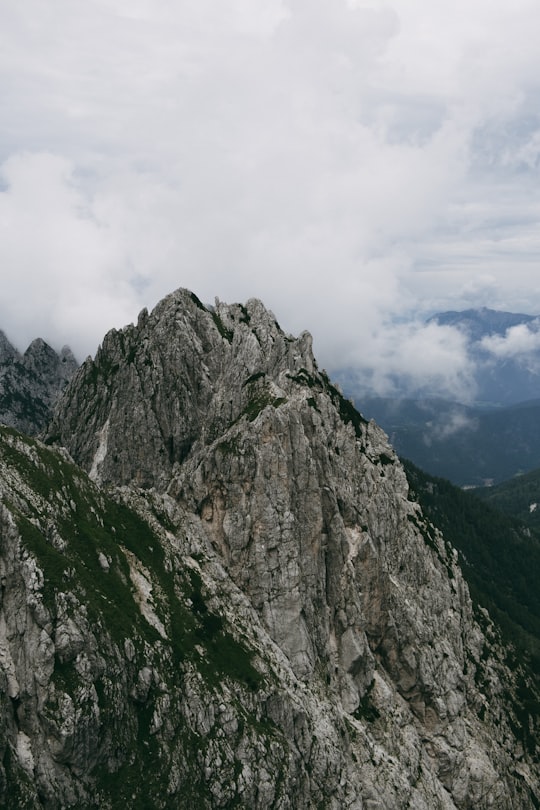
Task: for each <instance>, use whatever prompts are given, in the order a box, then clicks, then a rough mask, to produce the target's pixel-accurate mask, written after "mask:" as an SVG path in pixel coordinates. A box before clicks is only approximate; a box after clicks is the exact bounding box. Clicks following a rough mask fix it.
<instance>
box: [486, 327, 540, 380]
mask: <svg viewBox="0 0 540 810" xmlns="http://www.w3.org/2000/svg"><path fill="white" fill-rule="evenodd" d="M480 345H481V347H482V348H483V349H484V350H485V351H487V352H488V353H489V354H491V355H493V356H494V357H496V358H498V359H502V360H507V359H513V360H518V362H520V363H521V364H522V365H524V366H525V367H526V368H528V369H529V370H531V371H534V370H536V371H538V370H539V367H540V354H539V353H540V322H538V321H532V322H531V323H530V324H518V325H517V326H511V327H510V328H509V329H507V330H506V332H505V334H504V335H489V336H487V337H485V338H483V340H482V341H481V344H480Z"/></svg>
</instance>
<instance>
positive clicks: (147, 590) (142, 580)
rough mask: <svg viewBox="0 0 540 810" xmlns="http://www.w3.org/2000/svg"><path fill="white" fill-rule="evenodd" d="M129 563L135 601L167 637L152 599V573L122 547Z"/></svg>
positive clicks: (161, 633)
mask: <svg viewBox="0 0 540 810" xmlns="http://www.w3.org/2000/svg"><path fill="white" fill-rule="evenodd" d="M122 551H123V553H124V554H125V556H126V559H127V561H128V565H129V576H130V579H131V582H132V584H133V587H134V588H135V594H134V596H135V601H136V602H137V604H138V605H139V610H140V611H141V613H142V615H143V616H144V618H145V619H146V621H147V622H148V624H150V625H152V627H154V628H155V629H156V630H157V631H158V633H159V635H160V636H161V638H164V639H166V638H167V633H166V631H165V627H164V626H163V623H162V622H161V620H160V619H159V617H158V615H157V613H156V611H155V609H154V604H153V601H154V600H153V599H152V582H151V580H150V573H149V571H148V569H147V568H145V566H144V565H143V564H142V562H141V561H140V560H139V558H138V557H136V556H135V554H133V553H132V552H131V551H128V549H127V548H122Z"/></svg>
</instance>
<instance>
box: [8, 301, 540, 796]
mask: <svg viewBox="0 0 540 810" xmlns="http://www.w3.org/2000/svg"><path fill="white" fill-rule="evenodd" d="M47 436H48V441H49V442H50V443H54V442H58V443H59V444H62V445H64V446H65V447H66V448H67V449H68V450H69V453H70V454H71V456H72V457H73V458H74V459H75V461H76V462H77V463H78V464H80V465H81V467H82V468H83V469H84V470H86V473H87V474H88V476H89V477H86V475H84V474H83V473H82V472H81V471H80V470H77V468H74V467H71V466H70V465H69V462H68V461H67V460H66V459H65V458H63V457H60V456H57V451H54V450H50V449H49V450H48V449H46V448H45V447H43V446H41V445H39V444H37V443H36V444H35V445H33V446H26V445H25V444H24V440H22V439H20V438H17V437H13V436H12V435H11V434H8V435H7V436H6V437H5V439H4V444H3V447H4V450H3V455H2V457H1V458H2V465H3V466H2V467H1V470H0V471H1V472H2V476H3V477H2V476H0V482H1V481H2V480H3V481H4V485H3V486H4V488H3V489H2V490H0V491H1V492H2V493H4V494H5V497H6V499H7V500H6V502H5V507H4V508H5V512H4V513H3V524H2V525H3V526H4V529H3V531H4V534H3V537H5V538H6V546H5V547H6V549H7V550H6V551H5V554H4V563H3V564H4V565H5V569H4V570H8V568H9V572H10V573H9V577H8V579H7V580H6V581H9V583H10V585H9V588H8V589H7V590H5V592H4V602H3V604H4V608H3V611H4V613H3V614H2V615H5V617H6V619H5V631H3V632H4V635H3V636H2V637H1V638H0V654H2V655H3V656H4V657H3V659H1V655H0V659H1V660H0V663H2V665H3V668H4V672H5V684H6V690H7V693H8V694H9V690H11V692H12V693H13V694H11V695H10V700H11V703H10V701H9V700H6V704H5V707H4V712H5V715H6V718H7V725H6V728H9V729H10V731H9V733H8V734H7V738H6V740H5V741H4V746H5V748H6V750H7V749H8V748H9V747H10V746H11V748H9V750H11V749H13V750H14V751H15V752H17V751H18V752H19V753H18V754H17V753H16V754H15V756H16V758H18V759H17V761H18V763H19V766H20V768H22V769H23V770H24V771H25V772H26V773H30V774H32V778H33V779H34V781H35V783H36V784H40V785H41V790H42V792H43V793H46V794H47V795H48V796H49V795H54V791H53V788H52V787H51V786H56V788H55V789H58V790H59V791H60V795H62V796H64V797H66V798H65V805H66V806H70V805H69V803H70V802H71V804H74V803H76V801H79V802H82V801H83V799H85V797H86V799H85V800H87V799H88V796H92V795H94V796H96V795H99V797H100V802H101V804H100V806H104V807H108V806H116V805H114V804H111V803H110V795H112V794H107V787H106V785H104V784H103V783H102V782H100V781H99V780H98V777H97V776H96V773H95V771H94V767H96V768H97V766H98V765H99V767H100V768H102V769H103V768H105V772H106V773H109V774H112V775H114V774H115V773H116V774H118V773H120V772H121V770H122V768H125V767H126V763H127V762H131V763H132V764H133V763H142V762H143V761H144V756H145V751H146V750H151V751H152V752H153V754H152V757H153V759H152V762H153V766H152V767H153V768H154V772H155V773H156V774H157V775H158V777H157V781H158V783H159V784H156V785H154V787H153V794H152V795H153V802H154V806H156V807H168V806H181V807H183V806H187V804H189V803H191V806H200V807H203V808H206V807H208V808H214V807H226V806H230V803H233V802H237V804H238V806H241V807H250V808H271V807H274V808H283V810H284V809H285V808H290V810H293V808H294V810H296V809H297V808H300V809H301V808H306V810H307V808H312V807H324V808H336V810H337V808H355V810H361V808H368V807H369V808H371V810H374V808H385V810H386V808H406V807H414V808H420V809H421V808H425V810H431V809H432V808H463V809H465V808H473V807H474V808H475V809H476V808H478V809H479V810H483V808H486V810H487V808H488V807H497V808H502V809H503V810H504V808H508V810H510V808H514V807H520V808H521V807H523V808H533V807H534V806H535V799H534V798H533V791H534V785H535V780H536V781H537V778H538V769H537V765H535V764H534V762H533V760H532V758H531V756H530V752H528V751H527V750H525V748H524V747H523V745H522V741H521V740H520V739H518V737H519V733H518V732H517V731H516V728H517V727H518V725H519V724H518V723H517V718H516V715H515V712H514V709H513V708H512V705H511V703H512V694H514V693H515V691H516V688H517V680H516V679H517V675H516V673H515V672H511V671H510V670H509V669H508V668H507V666H506V664H505V663H504V661H505V656H506V654H507V650H505V649H504V648H503V647H502V646H501V643H500V641H498V640H497V634H496V631H495V629H494V628H493V626H492V625H491V623H490V622H489V618H488V617H487V616H483V618H482V621H483V627H480V626H479V624H478V622H477V620H476V619H475V616H474V612H473V608H472V604H471V600H470V597H469V593H468V589H467V586H466V584H465V582H464V580H463V578H462V575H461V571H460V569H459V567H458V565H457V555H456V554H455V552H454V551H453V549H451V548H450V547H449V546H448V545H447V544H446V543H445V542H444V539H443V538H442V537H441V536H440V535H439V534H438V533H437V531H436V530H435V529H433V527H431V526H430V525H429V523H428V522H427V521H426V520H425V518H424V516H423V515H422V512H421V510H420V507H419V506H418V504H417V503H415V502H414V501H412V500H411V499H410V494H409V490H408V486H407V481H406V477H405V474H404V472H403V469H402V467H401V465H400V463H399V461H398V459H397V458H396V456H395V454H394V453H393V451H392V449H391V448H390V447H389V445H388V443H387V440H386V437H385V435H384V434H383V433H382V431H380V430H379V429H378V428H377V426H376V425H375V424H373V423H367V422H366V421H365V420H364V419H362V417H361V416H360V415H359V414H358V413H357V412H356V411H355V410H354V408H353V407H352V405H351V404H350V403H349V402H347V401H346V400H344V399H343V397H342V396H341V394H340V392H339V390H338V389H336V388H335V387H334V386H333V385H332V384H331V383H330V381H329V380H328V378H327V377H326V375H325V374H324V373H321V372H320V371H319V370H318V368H317V365H316V362H315V360H314V358H313V356H312V351H311V339H310V337H309V335H308V334H307V333H303V335H301V336H300V338H298V339H295V338H293V337H291V336H289V335H286V334H284V333H283V332H282V331H281V329H280V328H279V326H278V324H277V323H276V322H275V319H274V317H273V315H272V314H271V313H269V312H268V311H267V310H265V308H264V307H263V305H262V304H261V303H260V302H258V301H254V300H252V301H249V302H247V304H246V305H245V306H241V305H237V304H235V305H225V304H220V303H217V304H216V307H215V308H213V309H209V308H207V307H204V306H203V305H202V304H201V302H200V301H198V299H196V298H195V296H193V295H192V294H191V293H189V292H188V291H185V290H179V291H177V292H175V293H173V294H172V295H170V296H168V297H167V298H166V299H164V300H163V301H162V302H161V303H160V304H159V305H158V306H157V307H156V308H155V310H154V311H153V312H152V313H151V314H150V315H149V314H148V313H146V312H143V313H142V314H141V316H140V318H139V322H138V324H137V326H131V327H128V328H126V329H124V330H122V331H121V332H114V331H113V332H110V333H109V334H108V335H107V336H106V338H105V340H104V342H103V345H102V347H101V348H100V350H99V351H98V354H97V356H96V358H95V360H88V361H87V362H86V363H84V364H83V366H82V367H81V368H80V369H79V371H78V372H77V374H76V376H75V377H74V379H73V380H72V382H71V384H70V385H69V387H68V389H67V390H66V391H65V393H64V394H63V396H62V398H61V400H60V401H59V403H58V406H57V408H56V411H55V415H54V419H53V422H52V423H51V426H50V428H49V430H48V434H47ZM17 442H18V443H19V444H17ZM16 453H19V456H20V454H21V453H22V454H23V456H24V458H26V459H27V464H29V465H30V469H32V465H37V467H38V469H42V468H43V466H45V467H46V468H47V469H52V467H54V465H55V464H56V465H60V467H61V471H58V470H59V469H60V468H58V470H57V478H58V486H57V487H56V489H55V490H54V491H55V492H56V495H55V496H54V497H52V495H51V493H50V492H48V500H47V503H49V504H50V506H47V507H46V506H45V505H44V503H43V501H42V500H40V498H42V495H40V494H39V493H34V495H32V486H34V487H35V484H32V482H33V481H34V482H35V481H37V480H41V479H39V478H36V475H35V474H34V475H33V477H32V474H31V472H29V473H28V475H27V476H26V479H25V480H21V475H22V473H21V468H22V467H23V466H24V464H22V462H21V461H20V459H19V463H18V466H17V464H15V461H16V458H15V455H16ZM56 458H61V459H62V460H61V461H57V462H56V461H54V459H56ZM14 464H15V468H16V470H15V472H14V471H13V465H14ZM55 469H56V467H55ZM68 469H71V470H72V472H71V473H68ZM60 472H61V474H60ZM69 475H71V479H70V480H71V483H70V484H69V486H68V483H67V478H68V477H69ZM23 478H24V476H23ZM49 478H50V476H48V477H47V476H46V480H49ZM29 488H30V489H29ZM9 492H11V493H12V495H11V500H9V499H8V493H9ZM14 492H15V493H16V497H14V496H13V493H14ZM106 492H107V493H108V494H106ZM111 499H112V500H111ZM119 499H120V500H121V501H122V502H123V504H124V506H123V507H122V508H123V509H124V510H127V511H122V512H117V511H115V508H116V507H115V506H114V503H115V501H118V500H119ZM8 500H9V503H8ZM32 504H34V505H33V506H32ZM27 512H29V514H30V515H31V516H32V517H33V521H34V522H33V523H31V526H32V527H33V529H28V526H27V524H26V523H24V521H23V520H22V519H21V515H24V514H26V513H27ZM134 512H137V513H138V514H139V516H140V518H138V520H141V519H142V520H143V521H144V522H145V523H146V526H147V530H146V531H147V533H148V538H147V540H145V541H144V542H142V541H141V542H135V539H134V538H135V537H136V536H138V532H139V531H140V524H137V523H136V521H135V518H134V517H133V514H134ZM45 513H46V514H45ZM129 515H131V516H132V517H129ZM83 516H84V520H83ZM68 517H69V519H68ZM62 521H64V522H62ZM66 521H67V523H66ZM77 526H78V527H79V528H76V527H77ZM81 526H84V527H85V530H84V531H85V534H84V537H83V540H84V543H83V545H82V546H81V549H82V550H83V551H84V553H87V552H86V551H85V550H87V549H88V548H89V547H91V548H92V549H93V550H92V554H91V555H90V557H88V560H86V561H85V566H84V567H83V568H79V567H78V565H79V564H78V563H77V562H76V557H75V556H73V555H75V552H76V548H78V547H75V542H76V538H77V536H78V535H79V534H80V531H81V529H80V527H81ZM88 526H90V527H93V528H88ZM136 526H139V529H136ZM99 527H101V529H100V528H99ZM25 530H26V531H27V532H29V535H28V536H29V538H30V539H29V540H28V539H27V540H25ZM34 530H35V531H38V532H41V533H42V534H43V537H44V538H45V539H46V541H47V542H48V543H49V544H52V545H53V547H54V548H56V550H57V551H58V553H61V554H63V555H65V558H66V560H67V561H68V562H69V565H68V566H67V568H68V570H69V571H72V570H73V571H74V573H73V574H71V575H70V576H71V581H70V580H69V577H67V575H66V574H65V573H64V574H62V573H60V576H59V579H58V582H57V585H56V589H55V588H54V587H52V585H49V587H45V586H43V585H42V586H40V573H39V571H40V564H41V565H42V566H43V567H44V568H46V567H47V565H50V564H51V563H50V560H49V558H47V559H46V560H42V561H41V563H40V561H39V559H37V560H36V549H41V548H42V547H41V546H39V543H38V540H37V539H36V537H35V534H34ZM32 543H33V545H32ZM32 549H34V551H33V552H32ZM158 552H159V553H158ZM81 553H82V552H81ZM25 555H26V556H25ZM38 557H39V555H38ZM55 560H56V562H58V560H57V559H56V558H55ZM91 560H92V561H93V562H91ZM23 561H24V562H23ZM25 566H26V567H25ZM62 570H63V567H62V566H60V572H62ZM79 572H80V576H81V577H82V576H83V575H84V578H85V579H84V581H82V580H80V578H79ZM66 577H67V578H66ZM114 577H117V578H118V582H117V584H116V585H115V587H117V588H118V593H119V594H122V595H123V596H122V598H123V599H124V600H125V603H123V604H125V607H124V608H123V610H125V615H126V616H127V617H131V618H129V621H128V622H127V626H124V624H121V626H120V627H117V626H116V623H115V621H114V615H116V614H113V615H112V616H111V615H110V610H109V607H108V605H110V604H114V598H113V597H112V596H111V594H112V591H110V590H106V588H108V587H109V585H108V583H111V582H113V581H114V582H116V579H114ZM44 582H45V585H46V577H45V579H44ZM122 583H123V584H122ZM126 583H127V585H126ZM129 583H131V585H129ZM126 588H127V591H126ZM70 593H71V594H72V595H73V596H72V598H70V597H69V594H70ZM91 593H93V594H96V593H97V594H98V595H99V594H102V596H103V599H101V601H100V599H98V600H97V607H94V608H92V609H93V610H95V611H96V613H95V616H92V617H89V614H88V611H85V610H84V609H83V608H84V605H85V604H88V605H89V608H88V609H90V606H91V605H92V604H94V603H96V599H95V596H94V598H93V599H89V594H91ZM85 594H86V596H85ZM45 597H46V598H45ZM119 598H120V597H119ZM66 599H67V600H68V601H69V602H70V608H69V610H68V609H67V608H66ZM111 600H112V602H111ZM130 600H131V601H130ZM25 603H27V604H30V603H32V604H33V605H34V608H33V610H32V611H30V612H27V616H28V618H27V622H28V625H27V627H26V629H25V630H24V632H23V631H22V630H21V627H20V623H19V624H17V620H16V616H17V615H18V613H20V610H19V608H20V606H21V605H23V604H25ZM17 605H18V606H19V607H17ZM0 618H1V617H0ZM111 622H112V624H111ZM130 622H131V624H130ZM113 628H114V632H113ZM0 630H2V625H1V624H0ZM0 636H1V633H0ZM2 639H4V641H2ZM220 644H221V645H224V646H223V649H222V647H220V646H219V645H220ZM2 645H3V646H2ZM235 645H236V646H235ZM227 649H228V650H229V653H228V654H227V653H226V650H227ZM6 650H7V652H5V653H3V652H2V651H6ZM21 650H22V651H24V652H21ZM8 653H9V654H8ZM218 653H219V654H218ZM38 659H39V667H38V670H39V677H37V678H36V679H35V680H32V676H31V675H30V671H31V667H32V666H34V669H35V662H36V660H38ZM56 662H58V663H56ZM242 662H244V663H243V664H242ZM55 672H56V673H57V674H58V673H61V676H59V677H57V678H55V677H54V673H55ZM74 673H75V675H76V678H75V681H74V682H73V681H70V678H69V675H71V676H73V677H75V676H74ZM21 683H24V684H25V686H24V688H22V687H21ZM77 690H79V691H77ZM66 695H67V697H65V696H66ZM113 695H114V701H113V700H112V696H113ZM83 697H84V699H83ZM23 698H24V706H25V709H24V711H22V710H21V709H20V707H16V708H15V709H14V708H13V706H12V702H13V700H14V699H16V700H23ZM68 698H69V700H71V703H69V700H68ZM21 705H22V704H21ZM61 705H62V706H68V705H69V706H71V707H72V708H71V709H70V710H69V712H68V715H69V717H70V718H71V719H70V720H69V722H68V720H67V719H66V718H65V717H64V718H63V719H60V716H59V707H60V706H61ZM44 706H52V707H53V708H51V709H50V710H47V711H46V712H45V711H44V710H43V707H44ZM40 707H41V708H40ZM66 711H67V710H66ZM103 718H107V719H106V720H105V719H103ZM527 722H528V721H527ZM531 722H534V720H533V719H531ZM17 724H18V725H17ZM145 724H146V725H145ZM144 729H146V731H145V732H144V734H143V731H144ZM18 734H23V735H24V736H16V735H18ZM10 735H11V736H10ZM14 735H15V737H16V739H15V737H14ZM145 735H146V736H145ZM141 739H142V740H143V743H141V744H142V745H143V747H142V749H140V750H139V748H137V745H138V743H136V742H135V741H136V740H139V742H140V740H141ZM13 740H15V742H13ZM144 741H146V743H148V745H150V746H151V748H150V749H146V748H145V747H144V745H145V744H146V743H145V742H144ZM0 743H1V740H0ZM17 745H18V748H17ZM40 746H41V748H40ZM38 750H39V751H40V752H41V753H40V754H39V755H38V754H37V753H36V751H38ZM32 757H33V759H32ZM38 762H39V767H38ZM201 773H204V784H202V783H201ZM73 774H77V775H79V779H78V780H77V781H76V780H75V779H74V776H73ZM40 780H41V781H40ZM188 788H189V790H190V791H191V793H189V796H190V798H189V800H188V799H187V798H186V797H187V796H188ZM131 790H133V791H135V793H134V794H133V795H135V796H138V798H139V799H140V800H142V798H143V794H142V793H141V791H143V790H144V788H143V787H142V786H141V785H140V784H139V785H138V786H137V783H135V784H134V785H133V786H131V783H130V791H131ZM137 791H138V792H137ZM193 791H195V792H194V793H193ZM70 797H71V798H70ZM81 797H82V798H81ZM107 797H109V798H107ZM68 799H69V801H68ZM51 801H52V800H51ZM182 801H185V804H182ZM107 802H109V803H107ZM167 802H170V804H167ZM228 803H229V804H228ZM31 806H33V805H31ZM50 806H55V805H54V803H52V804H51V805H50ZM58 806H63V805H61V804H60V805H58Z"/></svg>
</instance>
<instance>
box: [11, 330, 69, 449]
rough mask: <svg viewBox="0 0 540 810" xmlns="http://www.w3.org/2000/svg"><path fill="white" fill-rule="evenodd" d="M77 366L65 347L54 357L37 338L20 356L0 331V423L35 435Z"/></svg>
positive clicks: (43, 342)
mask: <svg viewBox="0 0 540 810" xmlns="http://www.w3.org/2000/svg"><path fill="white" fill-rule="evenodd" d="M77 366H78V364H77V361H76V360H75V357H74V356H73V354H72V352H71V350H70V349H69V348H68V347H67V346H64V348H63V349H62V350H61V352H60V353H57V352H55V351H54V349H52V348H51V347H50V346H49V345H48V344H47V343H45V341H44V340H41V339H40V338H38V339H36V340H33V341H32V343H31V344H30V345H29V347H28V348H27V350H26V351H25V352H24V354H22V355H21V354H19V352H18V351H17V350H16V349H15V348H14V347H13V346H12V345H11V343H10V342H9V340H8V339H7V338H6V336H5V335H4V333H3V332H2V331H0V423H2V424H5V425H9V426H10V427H14V428H17V429H18V430H21V431H23V432H24V433H28V434H30V435H34V434H37V433H39V432H40V431H41V430H43V429H44V428H45V427H46V426H47V423H48V422H49V420H50V418H51V413H52V408H53V405H54V404H55V402H56V400H57V398H58V396H59V394H60V392H61V391H62V390H63V388H65V386H66V384H67V382H68V381H69V380H70V379H71V377H72V376H73V374H74V372H75V370H76V368H77Z"/></svg>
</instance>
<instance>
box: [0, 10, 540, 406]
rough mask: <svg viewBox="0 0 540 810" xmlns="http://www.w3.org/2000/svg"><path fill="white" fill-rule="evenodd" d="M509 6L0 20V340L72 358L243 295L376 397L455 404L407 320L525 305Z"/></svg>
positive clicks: (522, 80)
mask: <svg viewBox="0 0 540 810" xmlns="http://www.w3.org/2000/svg"><path fill="white" fill-rule="evenodd" d="M517 3H518V5H517V7H516V6H515V5H514V6H513V7H512V10H511V11H510V9H509V8H508V5H507V4H506V3H503V2H502V0H497V1H496V2H490V3H489V5H488V3H487V0H481V2H478V3H475V4H474V5H473V6H471V4H470V3H468V4H465V0H458V1H457V2H456V3H455V4H451V5H449V6H447V7H444V8H443V7H442V6H440V4H432V5H431V6H429V7H426V4H425V3H420V2H419V0H404V2H400V3H399V4H398V3H397V2H395V0H394V1H392V0H390V1H389V2H387V3H385V4H376V3H374V2H371V0H355V1H354V2H353V0H351V2H345V0H332V1H331V0H316V1H315V2H308V0H287V1H285V0H257V1H256V2H255V3H253V2H251V3H248V2H247V0H223V2H221V3H219V4H216V3H210V2H209V0H199V2H197V3H196V2H194V0H180V2H172V0H163V2H160V3H158V4H156V3H150V2H149V0H131V2H127V0H112V2H108V3H105V2H102V0H93V1H92V2H89V3H83V2H82V1H81V0H79V2H77V0H75V1H74V0H55V2H54V3H53V4H52V5H50V6H48V7H47V9H45V8H44V7H43V4H42V3H40V2H38V0H27V2H25V3H23V4H4V5H3V6H2V7H1V8H0V32H1V33H0V39H1V41H0V45H1V48H0V53H1V54H2V55H1V57H0V66H1V75H2V78H1V81H2V89H3V93H4V97H5V99H6V102H5V105H4V109H5V115H4V119H3V134H2V135H1V136H0V164H1V166H2V169H1V171H2V183H3V185H2V187H1V188H2V190H1V191H0V228H1V229H2V235H3V236H2V240H0V274H1V275H0V279H1V281H2V290H3V294H2V297H1V300H0V328H3V329H4V330H5V331H6V332H7V333H8V334H9V336H10V337H11V338H12V339H13V340H14V341H15V342H18V343H19V344H22V343H25V342H27V341H29V340H30V339H32V338H33V337H34V336H35V335H36V333H39V334H41V335H42V336H44V337H45V338H46V339H49V340H51V341H52V342H53V343H55V344H61V343H63V342H69V343H70V344H72V345H73V347H74V349H75V350H76V351H77V352H78V354H79V355H80V356H81V355H84V354H86V353H87V352H90V351H94V350H95V348H96V346H97V344H98V342H99V341H100V340H101V338H102V336H103V333H104V332H105V331H106V329H107V328H109V327H112V326H115V327H119V326H122V325H123V324H124V323H126V322H128V321H132V320H134V319H135V317H136V315H137V312H138V310H139V309H140V308H142V307H143V306H152V305H153V304H155V303H156V302H157V300H158V299H159V298H160V297H161V296H163V295H165V294H166V293H168V292H169V291H170V290H172V289H174V288H176V287H178V286H187V287H190V288H192V289H194V290H195V292H196V293H197V294H198V295H199V297H201V298H202V299H203V300H206V301H209V302H211V301H212V300H213V298H214V296H216V295H217V296H219V297H220V298H221V299H222V300H225V301H232V300H245V299H247V298H249V297H251V296H258V297H260V298H262V299H263V301H264V302H265V303H266V304H267V305H268V306H269V307H271V308H272V309H273V311H274V312H275V314H276V316H277V317H278V320H279V321H280V322H281V323H282V324H283V326H284V327H285V328H287V329H289V330H290V331H293V332H299V331H300V330H302V329H304V328H308V329H309V330H310V331H311V332H312V333H313V335H314V338H315V348H316V351H317V354H318V355H319V357H320V358H321V362H322V363H323V364H324V365H326V366H327V367H328V368H343V367H345V366H351V367H352V366H354V367H355V368H356V369H357V370H358V373H359V374H361V375H364V378H365V379H369V380H370V381H371V382H372V383H373V385H377V386H379V387H380V389H381V390H390V389H391V388H392V386H393V385H394V381H395V379H396V377H397V376H401V377H402V378H403V379H406V380H407V381H408V384H409V385H410V386H415V385H416V386H419V387H423V388H424V389H426V388H430V389H433V390H441V391H445V392H452V391H454V392H455V391H458V390H465V389H467V387H468V386H469V385H470V380H471V374H472V372H471V363H470V360H469V358H468V357H467V351H466V347H465V346H464V345H463V344H462V343H460V342H459V338H458V337H456V335H454V334H453V333H448V332H443V331H438V330H439V329H440V328H439V327H438V328H437V329H435V328H434V327H429V328H428V327H426V326H425V325H422V322H421V317H420V316H421V315H422V314H423V313H429V312H432V311H433V310H434V309H448V308H457V307H455V306H453V304H454V302H456V301H460V302H463V303H464V304H465V305H466V306H470V305H471V304H478V305H493V304H494V303H497V304H498V305H502V306H505V308H512V306H514V305H515V306H519V307H525V308H526V311H529V310H530V308H533V311H534V308H536V307H538V310H539V311H540V281H538V280H537V267H536V258H535V257H536V256H537V253H538V247H540V245H539V236H538V227H537V223H538V221H539V219H540V192H539V188H540V187H539V185H538V182H537V176H536V173H537V171H538V165H537V164H538V161H537V153H538V142H539V141H538V138H539V136H538V133H539V132H540V119H538V118H535V112H534V110H536V109H537V103H536V102H537V100H538V84H539V82H538V78H537V77H538V76H539V75H540V70H539V68H540V54H539V52H538V48H537V43H536V41H535V40H536V38H535V36H534V31H535V30H536V28H537V25H538V23H540V7H538V6H537V4H534V3H532V2H527V1H526V0H517ZM511 43H519V48H517V47H514V46H511ZM512 155H514V156H515V159H512V158H511V156H512ZM510 266H511V267H512V272H511V273H510V272H509V267H510ZM406 320H408V321H409V323H408V324H407V325H405V324H404V321H406Z"/></svg>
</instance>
